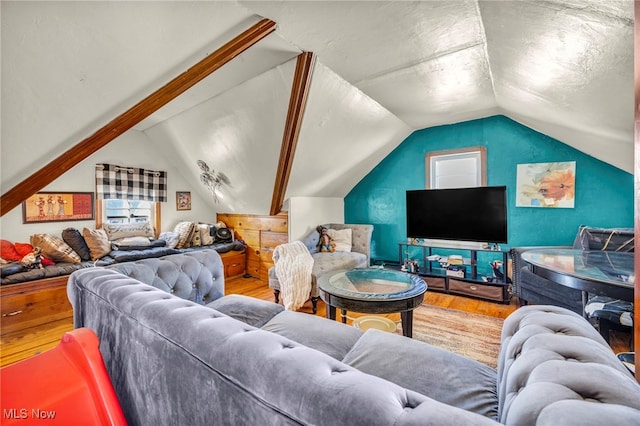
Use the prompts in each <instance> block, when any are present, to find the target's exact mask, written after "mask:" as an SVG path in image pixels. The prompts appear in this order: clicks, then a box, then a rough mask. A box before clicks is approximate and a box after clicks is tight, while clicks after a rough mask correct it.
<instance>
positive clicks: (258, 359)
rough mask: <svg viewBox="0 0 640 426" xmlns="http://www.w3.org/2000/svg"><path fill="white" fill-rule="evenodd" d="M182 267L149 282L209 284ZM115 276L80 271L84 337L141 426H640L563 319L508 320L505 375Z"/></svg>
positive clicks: (380, 337) (633, 408) (630, 398)
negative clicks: (95, 345) (90, 333)
mask: <svg viewBox="0 0 640 426" xmlns="http://www.w3.org/2000/svg"><path fill="white" fill-rule="evenodd" d="M183 256H186V255H176V256H174V257H175V258H176V259H174V260H173V261H171V262H169V263H167V264H166V269H165V268H151V271H152V272H151V273H142V274H141V275H143V276H145V277H146V278H145V280H147V282H149V281H151V282H153V281H158V282H162V281H164V278H162V277H163V276H171V275H172V272H173V270H174V268H180V271H181V273H182V272H184V273H185V276H192V277H196V276H199V274H198V273H191V271H190V270H189V268H191V267H196V268H199V266H198V265H197V262H196V263H193V265H192V266H189V265H188V264H187V262H185V260H186V259H182V260H180V259H179V258H180V257H183ZM169 257H172V256H169ZM165 259H166V258H165ZM141 263H142V264H144V269H149V268H148V267H149V266H150V263H151V262H150V261H148V260H147V261H141ZM123 266H127V268H126V269H130V270H127V271H125V270H123V269H122V267H123ZM113 269H118V270H119V272H116V271H115V270H109V269H108V268H93V269H85V270H81V271H76V272H74V273H73V274H72V275H71V278H70V279H69V284H68V293H69V299H70V300H71V302H72V304H73V308H74V324H75V326H76V327H88V328H91V329H92V330H94V331H95V332H96V334H97V335H98V337H99V341H100V351H101V353H102V357H103V359H104V362H105V365H106V368H107V371H108V373H109V376H110V378H111V381H112V383H113V386H114V389H115V391H116V393H117V395H118V398H119V401H120V404H121V406H122V408H123V411H124V413H125V416H126V418H127V422H128V423H129V424H130V425H139V424H154V425H165V424H166V425H170V424H171V425H173V424H185V425H186V424H189V425H201V424H219V425H225V424H233V425H262V424H270V425H311V424H313V425H331V426H333V425H354V426H355V425H367V426H375V425H384V426H388V425H492V424H493V425H496V424H500V423H502V424H507V425H518V426H527V425H554V426H555V425H564V426H571V425H580V426H584V425H603V424H616V425H623V424H624V425H631V424H640V398H639V397H638V395H640V385H638V383H637V382H636V381H635V379H634V378H633V376H631V374H630V373H629V372H628V371H627V370H626V369H625V367H624V366H623V365H622V363H620V362H619V361H618V360H617V358H616V357H615V355H614V354H613V352H612V351H611V349H610V348H609V347H608V346H607V344H606V343H605V342H604V340H603V339H602V338H601V336H600V335H599V334H598V333H597V332H596V331H595V330H594V329H593V328H592V327H591V326H590V324H589V323H588V322H587V321H585V320H584V319H583V318H581V317H580V316H579V315H576V314H575V313H572V312H570V311H568V310H565V309H563V308H558V307H554V306H527V307H523V308H521V309H518V310H517V311H515V312H514V313H513V314H512V315H511V316H510V317H509V318H507V319H506V320H505V322H504V325H503V330H502V345H501V350H500V355H499V359H498V369H497V371H496V370H493V369H492V368H490V367H488V366H486V365H484V364H481V363H479V362H477V361H474V360H471V359H468V358H465V357H462V356H460V355H457V354H454V353H451V352H447V351H444V350H442V349H439V348H437V347H435V346H431V345H429V344H426V343H423V342H419V341H416V340H412V339H409V338H406V337H403V336H400V335H398V334H392V333H386V332H382V331H379V330H368V331H366V332H365V333H363V332H362V331H360V330H358V329H355V328H353V327H350V326H347V325H345V324H341V323H338V322H335V321H331V320H328V319H325V318H321V317H317V316H313V315H308V314H304V313H300V312H292V311H283V308H282V307H281V306H279V305H276V304H274V303H270V302H266V301H261V300H257V299H252V298H249V297H246V296H234V295H231V296H224V297H220V298H218V299H216V300H214V301H212V302H209V303H206V304H205V305H204V306H203V303H204V301H203V300H201V299H200V298H198V297H197V292H195V293H194V292H193V291H190V288H189V287H188V286H186V285H185V287H184V291H183V292H179V291H176V292H174V293H173V294H168V292H167V291H166V289H165V291H162V290H160V288H162V286H161V285H159V286H157V287H158V288H154V287H152V286H149V285H147V284H145V283H143V282H141V281H139V280H136V279H133V278H131V277H129V276H126V275H123V274H122V273H121V272H125V273H126V274H127V275H131V276H133V275H134V274H135V267H133V268H129V265H117V266H114V267H113ZM153 271H157V274H156V272H153ZM156 275H157V277H156ZM207 276H209V275H208V274H207ZM156 278H157V279H156ZM174 288H176V287H174ZM178 295H181V296H183V297H185V298H188V299H192V300H193V301H190V300H185V299H184V298H180V297H178ZM191 296H195V298H192V297H191ZM257 306H262V307H263V308H256V307H257ZM256 313H257V314H256Z"/></svg>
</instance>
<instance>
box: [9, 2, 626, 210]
mask: <svg viewBox="0 0 640 426" xmlns="http://www.w3.org/2000/svg"><path fill="white" fill-rule="evenodd" d="M1 12H2V16H1V18H2V147H1V149H2V160H1V161H2V166H3V167H2V170H1V171H0V172H1V177H2V182H3V183H2V186H3V188H2V190H3V194H4V193H5V192H6V190H7V189H9V188H11V187H13V186H14V185H16V184H18V183H19V182H21V181H22V180H23V179H25V178H27V177H28V176H29V174H30V173H32V172H33V171H34V170H37V169H38V168H40V167H42V166H44V165H45V164H47V162H48V161H49V160H50V159H51V158H54V157H55V156H58V155H60V154H62V153H64V152H65V151H67V150H68V149H70V148H71V147H73V146H74V145H75V144H76V143H78V142H79V141H80V140H82V139H84V138H86V137H87V136H89V135H91V134H92V133H94V132H95V131H96V130H97V129H99V128H100V127H101V126H102V125H104V124H105V123H107V122H109V121H110V120H112V119H113V118H114V117H116V116H118V114H121V113H122V112H123V111H125V110H127V109H128V108H130V107H131V106H132V105H134V104H135V103H136V102H138V101H139V100H140V99H142V98H144V97H145V96H147V95H148V94H149V93H151V92H153V91H154V90H156V89H157V88H159V87H162V86H163V85H164V84H166V83H167V82H168V81H169V80H171V79H172V78H174V77H175V76H177V75H179V74H180V73H181V72H183V71H184V70H186V69H187V68H189V67H190V66H192V65H193V64H195V63H197V62H198V61H199V60H201V59H202V58H203V57H205V56H206V55H208V54H210V53H211V52H212V51H214V50H215V49H217V48H218V47H220V46H221V45H222V44H224V43H225V42H227V41H228V40H230V39H232V38H233V37H235V36H236V35H237V34H239V33H240V32H242V31H244V30H245V29H247V28H249V27H250V26H251V25H253V24H255V23H257V22H258V21H260V20H261V19H262V18H269V19H271V20H273V21H275V22H276V24H277V29H276V31H275V32H274V33H272V34H271V35H269V36H267V37H266V38H265V39H263V40H261V41H260V42H258V43H257V44H256V45H255V46H253V47H251V48H250V49H249V50H247V51H246V52H244V53H242V54H241V55H240V56H238V57H236V58H235V59H233V60H232V61H231V62H229V63H228V64H226V65H225V66H223V67H222V68H221V69H219V70H217V71H216V72H214V73H213V74H211V75H210V76H209V77H207V78H206V79H204V80H203V81H202V82H200V83H198V84H197V85H195V86H194V87H192V88H191V89H189V90H188V91H187V92H185V93H184V94H182V95H180V96H179V97H178V98H176V99H175V100H173V101H172V102H170V103H169V104H167V105H166V106H164V107H163V108H160V109H159V110H158V111H157V112H155V113H154V114H152V115H151V116H149V117H148V118H146V119H145V120H143V121H141V122H140V123H138V124H137V125H136V126H135V127H134V128H133V129H132V130H131V131H140V132H144V133H145V134H146V135H147V136H148V137H149V138H150V139H151V140H152V141H153V143H154V146H157V148H158V149H159V150H161V151H162V152H164V154H165V155H166V156H167V157H168V158H171V159H172V161H176V162H179V163H180V164H181V165H182V166H181V167H180V168H181V170H183V171H184V172H183V173H184V177H185V178H186V179H187V180H189V181H190V182H192V188H193V190H196V191H201V192H202V193H203V195H204V196H205V197H207V199H211V202H212V205H213V199H212V198H211V197H210V196H208V194H207V193H206V190H205V188H204V186H203V185H202V184H200V182H199V175H200V169H199V168H198V167H197V165H196V161H197V160H204V161H205V162H207V163H208V164H209V165H210V166H211V167H213V169H214V170H216V171H217V172H221V173H224V175H226V176H227V177H228V179H229V182H230V183H229V184H228V185H226V186H225V187H223V188H222V189H221V204H220V205H218V206H215V208H216V209H217V210H219V211H231V212H232V211H236V212H242V213H256V214H265V213H268V212H269V208H270V206H271V203H272V194H273V189H274V182H275V179H276V173H277V169H278V164H279V159H280V149H281V146H282V143H283V133H284V129H285V122H286V118H287V111H288V107H289V99H290V96H291V88H292V84H293V76H294V72H295V68H296V57H297V56H298V55H299V54H300V53H302V52H313V53H314V56H315V58H316V61H315V67H314V69H313V73H312V79H311V87H310V91H309V95H308V99H307V103H306V109H305V111H304V116H303V121H302V125H301V128H300V132H299V137H298V140H297V146H296V150H295V157H294V159H293V162H292V165H291V175H290V178H289V184H288V186H287V187H286V190H285V198H288V197H292V196H323V197H343V196H345V195H346V194H347V193H348V192H349V191H350V190H351V189H352V188H353V186H354V185H355V184H357V182H358V181H359V180H360V179H362V177H364V176H365V175H366V174H367V173H368V172H369V171H370V170H371V169H372V168H373V167H374V166H375V165H376V164H378V163H379V162H380V161H381V160H382V159H383V158H384V157H385V156H386V155H387V154H388V153H390V152H391V151H392V150H393V149H394V148H395V147H397V145H398V144H399V143H401V142H402V141H403V140H404V139H405V138H406V137H407V136H408V135H409V134H410V133H411V132H412V131H414V130H416V129H421V128H426V127H431V126H436V125H442V124H450V123H457V122H461V121H466V120H470V119H475V118H482V117H487V116H491V115H495V114H503V115H505V116H508V117H510V118H512V119H513V120H515V121H518V122H520V123H522V124H524V125H526V126H528V127H530V128H533V129H535V130H537V131H539V132H541V133H544V134H547V135H549V136H551V137H553V138H556V139H558V140H560V141H562V142H564V143H566V144H568V145H570V146H573V147H575V148H577V149H579V150H581V151H583V152H585V153H587V154H589V155H592V156H593V157H596V158H598V159H600V160H602V161H605V162H607V163H609V164H611V165H613V166H615V167H618V168H620V169H623V170H626V171H628V172H632V170H633V103H634V100H633V96H634V95H633V48H634V46H633V2H632V1H600V0H550V1H482V0H449V1H418V2H409V1H374V2H365V1H363V2H355V1H353V2H346V1H320V2H312V1H255V2H251V1H235V2H232V1H219V2H216V1H200V2H164V1H158V2H57V1H51V2H10V1H9V2H7V1H3V2H2V3H1ZM44 134H46V135H47V144H46V146H42V148H41V149H40V150H38V152H37V153H34V152H33V151H34V150H33V147H32V146H31V145H30V144H29V143H27V142H30V141H34V140H42V135H44ZM322 159H325V160H326V161H328V162H330V163H331V167H330V168H327V167H326V162H325V161H322Z"/></svg>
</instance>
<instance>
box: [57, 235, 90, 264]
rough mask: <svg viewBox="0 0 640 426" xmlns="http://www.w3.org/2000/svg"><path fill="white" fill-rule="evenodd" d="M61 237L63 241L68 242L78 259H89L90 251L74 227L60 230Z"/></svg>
mask: <svg viewBox="0 0 640 426" xmlns="http://www.w3.org/2000/svg"><path fill="white" fill-rule="evenodd" d="M62 239H63V240H64V242H65V243H67V244H69V247H71V248H72V249H73V251H75V252H76V253H78V256H80V259H82V260H91V251H90V250H89V246H88V245H87V242H86V241H85V240H84V237H83V236H82V234H81V233H80V231H78V230H77V229H76V228H67V229H65V230H63V231H62Z"/></svg>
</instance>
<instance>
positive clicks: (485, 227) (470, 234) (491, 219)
mask: <svg viewBox="0 0 640 426" xmlns="http://www.w3.org/2000/svg"><path fill="white" fill-rule="evenodd" d="M407 237H409V238H427V239H437V240H453V241H472V242H480V243H505V244H506V243H507V187H506V186H480V187H474V188H455V189H422V190H409V191H407Z"/></svg>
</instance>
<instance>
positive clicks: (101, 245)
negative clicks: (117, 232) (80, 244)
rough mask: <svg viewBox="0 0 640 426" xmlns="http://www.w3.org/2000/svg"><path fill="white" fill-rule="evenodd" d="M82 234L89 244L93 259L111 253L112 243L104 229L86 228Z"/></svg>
mask: <svg viewBox="0 0 640 426" xmlns="http://www.w3.org/2000/svg"><path fill="white" fill-rule="evenodd" d="M82 236H83V237H84V240H85V241H86V242H87V246H89V251H90V252H91V260H98V259H100V258H101V257H103V256H106V255H108V254H109V253H111V244H110V243H109V238H108V237H107V233H106V232H105V230H104V229H89V228H84V229H83V230H82Z"/></svg>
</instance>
